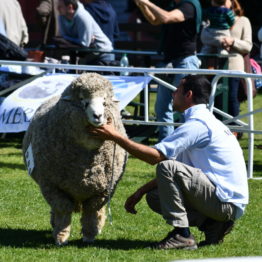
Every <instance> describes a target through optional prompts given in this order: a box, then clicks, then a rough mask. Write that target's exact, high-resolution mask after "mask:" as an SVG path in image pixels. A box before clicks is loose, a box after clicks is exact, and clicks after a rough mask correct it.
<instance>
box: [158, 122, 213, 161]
mask: <svg viewBox="0 0 262 262" xmlns="http://www.w3.org/2000/svg"><path fill="white" fill-rule="evenodd" d="M210 135H211V134H210V132H209V129H208V128H207V126H206V125H205V124H204V123H203V122H201V121H199V120H195V119H193V120H190V121H187V122H186V123H185V124H183V125H181V126H180V127H178V128H177V129H175V131H174V132H173V134H171V135H170V136H168V137H166V138H164V139H163V140H162V141H161V142H159V143H158V144H156V145H154V148H155V149H157V150H159V151H160V152H162V153H163V154H164V155H165V156H166V158H167V159H174V158H177V156H178V155H179V154H181V153H182V152H184V151H186V150H190V149H193V148H202V147H205V146H206V145H208V143H209V142H210Z"/></svg>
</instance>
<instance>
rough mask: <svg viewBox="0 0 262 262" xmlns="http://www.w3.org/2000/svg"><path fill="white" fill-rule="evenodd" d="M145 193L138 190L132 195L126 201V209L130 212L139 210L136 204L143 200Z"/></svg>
mask: <svg viewBox="0 0 262 262" xmlns="http://www.w3.org/2000/svg"><path fill="white" fill-rule="evenodd" d="M142 197H143V194H142V193H141V191H140V190H138V191H136V192H135V193H134V194H133V195H131V196H130V197H129V198H128V199H127V200H126V203H125V209H126V211H127V212H128V213H131V214H136V213H137V211H136V210H135V206H136V204H137V203H138V202H139V201H140V200H141V198H142Z"/></svg>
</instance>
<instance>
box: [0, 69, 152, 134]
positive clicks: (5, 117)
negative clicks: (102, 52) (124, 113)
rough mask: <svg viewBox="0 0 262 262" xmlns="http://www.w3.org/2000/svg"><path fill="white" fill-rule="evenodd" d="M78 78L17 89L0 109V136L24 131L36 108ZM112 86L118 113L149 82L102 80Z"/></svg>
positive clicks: (45, 79) (58, 77) (43, 80)
mask: <svg viewBox="0 0 262 262" xmlns="http://www.w3.org/2000/svg"><path fill="white" fill-rule="evenodd" d="M77 76H78V75H69V74H54V75H46V76H42V77H39V78H37V79H35V80H34V81H32V82H30V83H28V84H26V85H24V86H22V87H20V88H19V89H17V90H16V91H14V92H13V93H12V94H11V95H9V96H8V97H6V98H5V99H4V101H3V102H2V104H1V105H0V133H17V132H22V131H25V130H27V128H28V125H29V123H30V120H31V119H32V117H33V115H34V113H35V111H36V110H37V108H38V107H39V106H40V105H41V104H42V103H43V102H45V101H46V100H48V99H50V98H51V97H53V96H56V95H60V94H61V93H62V92H63V91H64V89H65V88H66V87H67V86H68V85H69V84H70V83H71V82H72V81H73V80H74V79H75V78H76V77H77ZM104 77H105V78H107V79H108V80H109V81H110V82H111V83H112V85H113V89H114V93H115V96H116V98H117V99H118V100H119V101H120V104H119V110H121V109H123V108H124V107H125V106H126V105H127V104H128V103H129V102H131V101H132V100H133V99H134V98H135V97H136V96H137V94H138V93H139V92H141V90H142V89H143V88H144V86H145V85H147V84H148V82H149V81H150V80H151V78H150V77H143V76H104Z"/></svg>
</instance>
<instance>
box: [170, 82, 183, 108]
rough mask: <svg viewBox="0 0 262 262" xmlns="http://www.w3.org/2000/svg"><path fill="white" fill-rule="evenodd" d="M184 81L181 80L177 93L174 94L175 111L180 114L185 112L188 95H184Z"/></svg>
mask: <svg viewBox="0 0 262 262" xmlns="http://www.w3.org/2000/svg"><path fill="white" fill-rule="evenodd" d="M184 81H185V80H184V79H182V80H181V82H180V84H179V86H178V88H177V90H176V91H174V92H173V94H172V97H173V110H174V111H178V112H184V110H185V97H186V94H184V87H183V83H184Z"/></svg>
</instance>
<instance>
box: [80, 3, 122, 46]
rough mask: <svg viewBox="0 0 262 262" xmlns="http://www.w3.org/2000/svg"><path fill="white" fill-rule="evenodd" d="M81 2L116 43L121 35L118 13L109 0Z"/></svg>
mask: <svg viewBox="0 0 262 262" xmlns="http://www.w3.org/2000/svg"><path fill="white" fill-rule="evenodd" d="M81 2H82V3H83V4H84V7H85V9H86V10H87V11H88V12H89V13H90V14H91V15H92V17H93V18H94V19H95V21H96V22H97V23H98V25H99V26H100V28H101V29H102V31H103V32H104V34H105V35H106V36H107V37H108V38H109V40H110V41H111V43H112V44H113V45H114V42H115V39H116V38H117V37H118V35H119V28H118V22H117V15H116V12H115V10H114V8H113V7H112V5H111V4H110V3H109V2H108V0H107V1H106V0H81Z"/></svg>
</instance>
